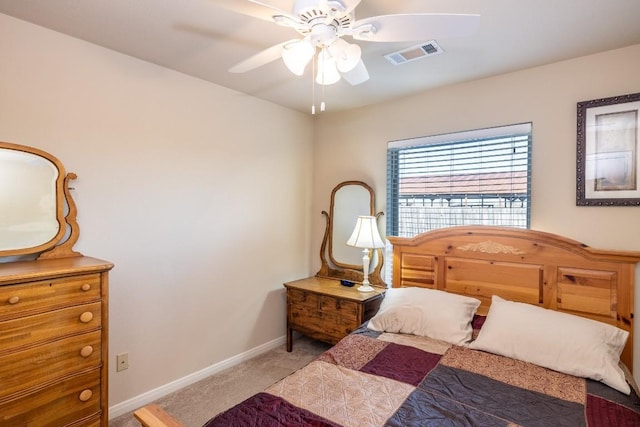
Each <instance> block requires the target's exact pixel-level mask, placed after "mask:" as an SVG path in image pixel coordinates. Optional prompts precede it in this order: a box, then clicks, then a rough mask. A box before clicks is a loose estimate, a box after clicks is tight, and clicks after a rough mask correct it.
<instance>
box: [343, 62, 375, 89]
mask: <svg viewBox="0 0 640 427" xmlns="http://www.w3.org/2000/svg"><path fill="white" fill-rule="evenodd" d="M340 74H341V75H342V78H343V79H345V80H346V81H347V83H349V84H350V85H352V86H356V85H359V84H360V83H364V82H366V81H367V80H369V71H367V67H366V66H365V65H364V62H362V59H361V60H360V61H359V62H358V64H357V65H356V66H355V68H353V69H352V70H351V71H348V72H346V73H340Z"/></svg>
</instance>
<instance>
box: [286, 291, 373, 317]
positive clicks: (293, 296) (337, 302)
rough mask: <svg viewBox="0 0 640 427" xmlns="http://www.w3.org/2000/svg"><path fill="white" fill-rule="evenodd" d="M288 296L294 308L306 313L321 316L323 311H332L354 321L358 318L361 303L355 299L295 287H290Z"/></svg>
mask: <svg viewBox="0 0 640 427" xmlns="http://www.w3.org/2000/svg"><path fill="white" fill-rule="evenodd" d="M287 296H288V297H289V298H290V300H289V304H291V306H292V309H293V310H294V311H299V312H300V313H301V314H303V313H304V315H308V316H309V315H310V316H318V317H320V316H322V314H323V313H331V314H333V315H335V316H338V317H342V318H345V319H352V320H353V321H356V320H357V319H358V314H359V313H358V310H359V307H360V304H358V303H356V302H353V301H348V300H345V299H341V298H337V297H332V296H328V295H320V294H314V293H311V292H305V291H298V290H295V289H290V290H289V292H288V293H287Z"/></svg>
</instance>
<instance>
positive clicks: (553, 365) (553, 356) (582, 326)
mask: <svg viewBox="0 0 640 427" xmlns="http://www.w3.org/2000/svg"><path fill="white" fill-rule="evenodd" d="M628 335H629V333H628V332H627V331H623V330H622V329H619V328H616V327H615V326H611V325H607V324H606V323H602V322H598V321H595V320H590V319H585V318H582V317H578V316H573V315H571V314H565V313H560V312H557V311H553V310H547V309H544V308H541V307H537V306H534V305H530V304H525V303H520V302H513V301H506V300H504V299H502V298H500V297H498V296H495V295H494V296H493V297H492V298H491V308H490V309H489V313H488V314H487V319H486V321H485V322H484V325H483V326H482V329H481V330H480V333H479V334H478V338H477V339H476V340H475V341H473V342H472V343H471V344H469V347H470V348H473V349H476V350H484V351H488V352H490V353H495V354H499V355H502V356H507V357H511V358H514V359H518V360H523V361H525V362H530V363H534V364H536V365H539V366H543V367H545V368H549V369H553V370H555V371H559V372H563V373H565V374H570V375H575V376H578V377H584V378H591V379H594V380H597V381H601V382H603V383H605V384H607V385H608V386H610V387H612V388H614V389H616V390H618V391H620V392H622V393H625V394H629V392H630V388H629V384H627V382H626V381H625V376H624V372H623V371H622V369H621V368H620V366H619V365H618V364H619V362H620V353H622V350H623V348H624V344H625V342H626V341H627V337H628Z"/></svg>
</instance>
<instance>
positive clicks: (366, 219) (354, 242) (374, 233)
mask: <svg viewBox="0 0 640 427" xmlns="http://www.w3.org/2000/svg"><path fill="white" fill-rule="evenodd" d="M347 245H349V246H355V247H356V248H367V249H371V248H384V246H385V245H384V242H383V241H382V238H381V237H380V232H378V224H377V222H376V217H375V216H359V217H358V221H357V222H356V228H355V229H354V230H353V233H352V234H351V237H349V240H347Z"/></svg>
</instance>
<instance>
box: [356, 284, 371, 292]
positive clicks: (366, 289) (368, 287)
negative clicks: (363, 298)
mask: <svg viewBox="0 0 640 427" xmlns="http://www.w3.org/2000/svg"><path fill="white" fill-rule="evenodd" d="M358 291H360V292H373V291H375V289H374V288H373V287H371V285H370V284H368V283H367V284H362V285H361V286H358Z"/></svg>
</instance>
